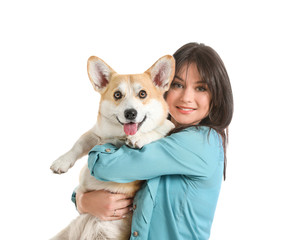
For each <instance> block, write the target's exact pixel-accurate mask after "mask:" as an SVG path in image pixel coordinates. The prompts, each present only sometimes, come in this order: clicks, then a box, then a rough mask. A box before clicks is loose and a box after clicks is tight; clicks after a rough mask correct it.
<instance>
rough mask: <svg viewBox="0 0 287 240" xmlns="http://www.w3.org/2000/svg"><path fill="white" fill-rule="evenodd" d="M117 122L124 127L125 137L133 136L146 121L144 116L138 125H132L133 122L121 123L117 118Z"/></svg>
mask: <svg viewBox="0 0 287 240" xmlns="http://www.w3.org/2000/svg"><path fill="white" fill-rule="evenodd" d="M117 120H118V121H119V123H120V124H122V125H124V132H125V134H126V135H135V134H136V133H137V131H138V130H139V129H140V127H141V125H142V124H143V123H144V121H145V120H146V116H145V117H144V119H143V120H142V121H141V122H140V123H134V122H129V123H122V122H121V121H120V120H119V119H118V117H117Z"/></svg>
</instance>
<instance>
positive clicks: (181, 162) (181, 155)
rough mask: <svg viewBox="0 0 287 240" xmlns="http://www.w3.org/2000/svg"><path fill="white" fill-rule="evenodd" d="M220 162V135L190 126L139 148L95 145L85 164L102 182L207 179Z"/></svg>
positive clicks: (207, 129) (221, 149)
mask: <svg viewBox="0 0 287 240" xmlns="http://www.w3.org/2000/svg"><path fill="white" fill-rule="evenodd" d="M220 161H223V148H222V142H221V138H220V136H219V135H218V134H217V133H216V131H215V130H211V131H210V129H209V128H207V127H199V128H189V129H185V130H183V131H181V132H179V133H175V134H172V135H170V136H168V137H165V138H163V139H160V140H158V141H155V142H152V143H150V144H147V145H146V146H144V147H143V148H141V149H131V148H129V147H127V146H122V147H121V148H119V149H116V148H115V147H114V146H113V145H111V144H105V145H102V146H96V147H94V148H93V149H92V150H91V152H90V154H89V160H88V165H89V169H90V171H91V174H92V175H93V176H95V177H96V178H97V179H99V180H102V181H115V182H122V183H125V182H130V181H134V180H146V179H151V178H154V177H157V176H162V175H172V174H182V175H188V176H190V177H193V178H208V177H210V176H211V175H212V174H213V172H214V171H215V169H216V167H217V166H218V164H219V162H220Z"/></svg>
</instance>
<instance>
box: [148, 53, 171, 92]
mask: <svg viewBox="0 0 287 240" xmlns="http://www.w3.org/2000/svg"><path fill="white" fill-rule="evenodd" d="M174 71H175V60H174V58H173V57H172V56H170V55H166V56H164V57H161V58H160V59H159V60H157V61H156V63H155V64H154V65H152V66H151V67H150V68H149V69H148V70H147V71H146V72H145V73H148V74H150V76H151V79H152V81H153V84H154V85H155V86H156V87H158V88H159V89H160V90H161V91H162V92H165V91H167V90H168V89H169V86H170V84H171V81H172V80H173V77H174Z"/></svg>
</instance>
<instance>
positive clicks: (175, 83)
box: [171, 82, 183, 88]
mask: <svg viewBox="0 0 287 240" xmlns="http://www.w3.org/2000/svg"><path fill="white" fill-rule="evenodd" d="M171 87H172V88H183V85H182V84H180V83H178V82H174V83H172V84H171Z"/></svg>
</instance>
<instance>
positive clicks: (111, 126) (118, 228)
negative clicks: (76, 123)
mask: <svg viewBox="0 0 287 240" xmlns="http://www.w3.org/2000/svg"><path fill="white" fill-rule="evenodd" d="M174 68H175V61H174V59H173V57H172V56H169V55H166V56H164V57H162V58H160V59H159V60H158V61H157V62H156V63H155V64H153V65H152V67H150V68H149V69H148V70H147V71H145V72H144V73H142V74H129V75H121V74H118V73H116V72H115V71H114V70H113V69H112V68H111V67H110V66H109V65H107V64H106V63H105V62H104V61H103V60H101V59H100V58H98V57H95V56H92V57H90V58H89V60H88V75H89V79H90V81H91V83H92V85H93V87H94V89H95V90H96V91H97V92H99V93H100V94H101V100H100V106H99V113H98V118H97V123H96V125H95V126H94V127H93V128H92V129H91V130H89V131H88V132H86V133H85V134H83V135H82V136H81V137H80V138H79V140H78V141H77V142H76V143H75V144H74V146H73V147H72V149H71V150H70V151H68V152H67V153H66V154H64V155H62V156H61V157H59V158H58V159H57V160H56V161H54V162H53V164H52V165H51V170H52V171H53V172H54V173H65V172H67V171H68V169H69V168H71V167H72V166H73V165H74V163H75V162H76V161H77V160H78V159H79V158H81V157H82V156H84V155H86V154H88V152H89V151H90V150H91V149H92V148H93V147H94V146H95V145H98V144H103V143H113V144H115V145H116V146H117V147H120V146H121V145H123V144H127V145H129V146H131V147H136V148H141V147H142V146H143V145H145V144H148V143H150V142H152V141H155V140H158V139H159V138H161V137H164V136H165V135H166V134H167V133H168V132H169V131H170V130H171V129H172V128H173V127H174V125H173V124H172V123H171V122H170V121H169V120H167V119H166V118H167V114H168V106H167V104H166V102H165V100H164V98H163V94H164V92H166V91H167V90H168V88H169V86H170V84H171V81H172V79H173V76H174ZM141 183H142V181H134V182H131V183H124V184H123V183H115V182H102V181H99V180H97V179H96V178H94V177H93V176H91V175H90V172H89V169H88V167H87V165H86V166H85V167H84V168H83V169H82V171H81V174H80V184H79V187H78V188H77V193H79V192H88V191H92V190H100V189H105V190H108V191H111V192H114V193H124V194H127V195H128V196H134V195H135V193H136V191H138V190H139V188H140V187H141ZM130 225H131V214H128V215H127V216H126V218H124V219H122V220H115V221H101V220H99V219H98V218H96V217H94V216H92V215H89V214H81V215H80V216H79V217H77V218H76V219H75V220H73V221H72V222H71V224H70V225H69V226H67V227H66V228H65V229H64V230H62V231H61V232H60V233H59V234H57V235H56V236H55V237H54V238H53V240H57V239H58V240H60V239H61V240H65V239H69V240H92V239H97V240H100V239H102V240H108V239H116V240H121V239H129V236H130Z"/></svg>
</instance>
